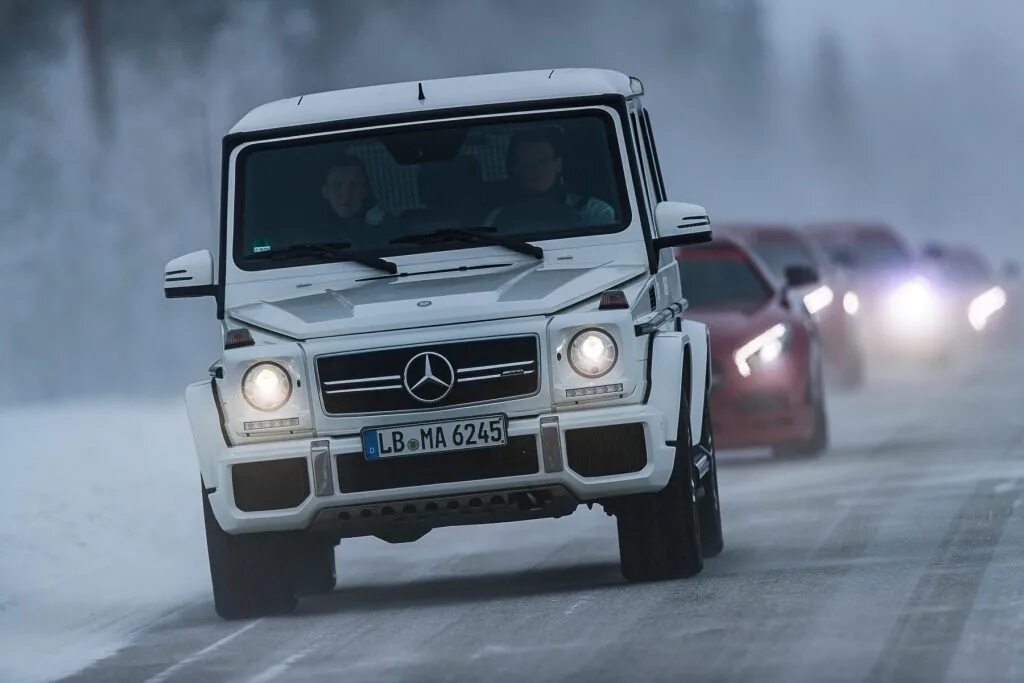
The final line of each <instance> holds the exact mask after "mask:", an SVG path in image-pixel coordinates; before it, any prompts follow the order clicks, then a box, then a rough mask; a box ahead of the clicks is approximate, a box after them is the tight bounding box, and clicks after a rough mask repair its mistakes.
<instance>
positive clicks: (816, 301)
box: [804, 285, 835, 315]
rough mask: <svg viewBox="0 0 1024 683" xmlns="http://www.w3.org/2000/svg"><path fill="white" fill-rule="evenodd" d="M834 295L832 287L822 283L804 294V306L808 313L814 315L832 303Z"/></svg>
mask: <svg viewBox="0 0 1024 683" xmlns="http://www.w3.org/2000/svg"><path fill="white" fill-rule="evenodd" d="M834 297H835V295H834V294H833V293H832V288H831V287H829V286H828V285H822V286H821V287H818V288H816V289H813V290H811V291H810V292H807V294H805V295H804V306H805V307H806V308H807V312H808V313H810V314H811V315H814V314H815V313H817V312H818V311H820V310H822V309H823V308H825V307H826V306H828V305H829V304H830V303H832V299H833V298H834Z"/></svg>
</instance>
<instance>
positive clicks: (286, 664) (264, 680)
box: [248, 638, 321, 683]
mask: <svg viewBox="0 0 1024 683" xmlns="http://www.w3.org/2000/svg"><path fill="white" fill-rule="evenodd" d="M320 640H321V639H319V638H318V639H317V641H316V642H315V643H313V644H312V645H310V646H309V647H307V648H304V649H302V650H299V651H298V652H296V653H295V654H293V655H291V656H289V657H286V658H285V659H282V660H281V661H280V662H278V663H277V664H275V665H274V666H272V667H270V668H268V669H264V670H263V671H261V672H260V673H258V674H256V675H255V676H253V677H252V678H250V679H249V680H248V683H268V681H272V680H274V679H275V678H277V677H278V676H280V675H281V674H283V673H284V672H285V671H287V670H288V669H289V668H290V667H291V666H292V665H293V664H295V662H297V661H299V660H300V659H302V658H303V657H305V656H306V655H308V654H309V653H311V652H312V651H313V650H315V649H316V648H317V646H318V645H319V644H320Z"/></svg>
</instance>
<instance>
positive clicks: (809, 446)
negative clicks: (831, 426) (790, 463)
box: [775, 399, 829, 458]
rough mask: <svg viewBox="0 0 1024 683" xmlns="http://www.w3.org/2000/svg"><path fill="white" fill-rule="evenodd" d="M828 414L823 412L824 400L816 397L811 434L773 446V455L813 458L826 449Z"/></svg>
mask: <svg viewBox="0 0 1024 683" xmlns="http://www.w3.org/2000/svg"><path fill="white" fill-rule="evenodd" d="M828 440H829V436H828V415H827V414H826V413H825V402H824V400H823V399H818V401H816V402H815V404H814V425H813V427H812V429H811V434H810V436H808V437H807V438H806V439H804V440H802V441H796V442H793V443H790V444H786V445H784V446H776V447H775V455H776V457H780V458H793V457H796V458H813V457H816V456H819V455H821V454H822V453H824V452H825V450H826V449H828Z"/></svg>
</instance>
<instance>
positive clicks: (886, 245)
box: [850, 234, 911, 270]
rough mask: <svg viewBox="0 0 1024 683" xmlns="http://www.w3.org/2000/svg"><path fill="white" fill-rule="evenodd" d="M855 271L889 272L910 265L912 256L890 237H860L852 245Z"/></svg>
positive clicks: (880, 235)
mask: <svg viewBox="0 0 1024 683" xmlns="http://www.w3.org/2000/svg"><path fill="white" fill-rule="evenodd" d="M850 251H851V254H852V256H853V263H852V267H853V268H854V269H855V270H888V269H893V268H904V267H906V266H909V265H910V262H911V255H910V252H908V251H907V249H906V247H904V246H903V244H902V243H901V242H900V241H899V240H898V239H896V238H894V237H890V236H889V235H882V234H879V235H870V236H866V237H860V238H858V239H857V240H856V241H855V242H853V243H852V244H851V245H850Z"/></svg>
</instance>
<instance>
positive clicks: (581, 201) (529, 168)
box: [487, 128, 615, 226]
mask: <svg viewBox="0 0 1024 683" xmlns="http://www.w3.org/2000/svg"><path fill="white" fill-rule="evenodd" d="M560 142H561V135H560V132H559V131H557V130H556V129H553V128H533V129H529V130H525V131H521V132H519V133H516V134H515V135H513V136H512V140H511V141H510V142H509V148H508V157H507V161H506V165H507V169H508V174H509V176H510V177H511V178H512V180H513V181H514V182H515V185H516V196H515V197H514V198H513V199H512V201H510V202H509V203H508V204H506V205H505V206H503V207H500V208H498V209H496V210H495V211H494V212H493V213H492V214H491V215H490V216H489V219H488V221H487V222H488V223H489V224H492V225H493V224H494V223H495V222H497V221H500V220H501V218H502V214H503V213H506V212H508V210H509V209H511V208H512V207H514V206H516V205H522V204H525V203H527V202H531V201H535V200H548V206H550V207H551V211H550V212H549V213H550V216H549V218H550V219H551V220H553V221H555V220H558V219H559V218H560V217H561V216H563V215H564V213H563V212H564V209H562V211H558V210H557V209H559V208H561V207H567V208H568V209H569V211H570V212H571V215H572V216H573V218H574V219H575V224H576V225H579V226H594V225H609V224H612V223H614V222H615V210H614V209H612V207H611V205H609V204H608V203H607V202H604V201H601V200H600V199H597V198H596V197H585V196H582V195H578V194H574V193H572V192H568V191H567V190H566V189H565V184H564V182H563V180H562V151H561V145H560V144H559V143H560ZM538 205H540V204H538Z"/></svg>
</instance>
